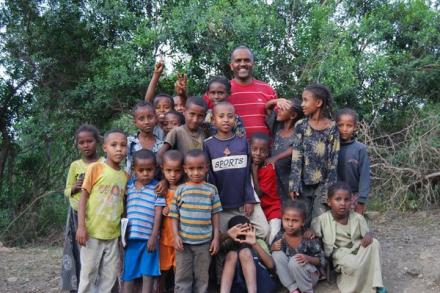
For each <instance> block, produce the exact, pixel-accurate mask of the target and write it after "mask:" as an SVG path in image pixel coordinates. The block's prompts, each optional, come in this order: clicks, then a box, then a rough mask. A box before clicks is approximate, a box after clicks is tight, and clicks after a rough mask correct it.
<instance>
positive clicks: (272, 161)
mask: <svg viewBox="0 0 440 293" xmlns="http://www.w3.org/2000/svg"><path fill="white" fill-rule="evenodd" d="M291 155H292V147H289V148H288V149H286V150H285V151H283V152H281V153H279V154H278V155H275V156H273V157H270V158H268V159H267V160H266V162H265V163H266V164H275V163H276V162H277V161H278V160H282V159H285V158H288V157H290V156H291Z"/></svg>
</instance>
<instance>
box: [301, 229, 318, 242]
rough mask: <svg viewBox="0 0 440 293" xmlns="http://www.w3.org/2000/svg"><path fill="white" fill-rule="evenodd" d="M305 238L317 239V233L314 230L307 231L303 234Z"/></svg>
mask: <svg viewBox="0 0 440 293" xmlns="http://www.w3.org/2000/svg"><path fill="white" fill-rule="evenodd" d="M303 237H304V238H305V239H309V240H310V239H314V238H315V237H316V235H315V232H314V231H313V230H312V229H310V228H309V229H307V230H306V231H305V232H304V234H303Z"/></svg>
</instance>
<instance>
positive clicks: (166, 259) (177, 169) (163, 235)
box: [159, 150, 183, 292]
mask: <svg viewBox="0 0 440 293" xmlns="http://www.w3.org/2000/svg"><path fill="white" fill-rule="evenodd" d="M182 165H183V156H182V154H181V153H180V152H179V151H176V150H169V151H167V152H166V153H165V154H164V155H163V162H162V174H163V176H164V177H165V180H166V181H167V183H168V189H167V193H166V195H165V200H166V203H167V206H166V207H165V208H164V209H163V210H162V215H163V216H164V217H163V220H162V229H161V231H160V270H161V277H160V282H159V287H160V290H159V292H161V290H164V289H166V288H165V285H166V283H167V282H166V280H167V277H169V276H170V275H174V274H173V269H175V268H176V252H175V250H174V237H173V221H172V218H171V217H169V212H170V208H171V203H172V201H173V198H174V193H175V191H176V188H177V185H178V184H179V183H180V181H181V179H182V175H183V167H182ZM173 287H174V286H173Z"/></svg>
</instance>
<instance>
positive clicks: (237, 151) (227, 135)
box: [203, 102, 269, 239]
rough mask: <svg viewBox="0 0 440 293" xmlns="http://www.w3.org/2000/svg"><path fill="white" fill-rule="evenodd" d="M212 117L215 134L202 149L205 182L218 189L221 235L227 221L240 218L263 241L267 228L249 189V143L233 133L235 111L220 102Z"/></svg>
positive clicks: (260, 210) (257, 202) (253, 194)
mask: <svg viewBox="0 0 440 293" xmlns="http://www.w3.org/2000/svg"><path fill="white" fill-rule="evenodd" d="M213 114H214V123H215V125H216V127H217V133H216V134H215V135H213V136H211V137H209V138H207V139H206V140H205V142H204V145H203V149H204V150H205V152H206V154H207V155H208V159H209V161H210V162H211V166H210V168H209V176H208V181H209V182H210V183H211V184H214V185H215V186H217V188H218V191H219V194H220V200H221V202H222V207H223V211H222V212H221V213H220V231H221V232H222V233H224V232H226V230H227V226H228V222H229V220H230V219H231V218H232V217H234V216H238V215H241V216H246V217H248V218H249V219H250V221H251V223H252V225H253V226H254V227H255V229H256V231H257V236H258V237H259V238H261V239H266V237H267V235H268V234H269V224H268V223H267V220H266V217H265V216H264V213H263V210H262V209H261V206H260V203H259V199H258V197H257V196H256V194H255V192H254V190H253V188H252V185H251V170H250V165H251V162H250V158H249V147H248V143H247V140H246V137H245V136H237V135H235V134H234V133H233V132H232V127H233V123H234V120H235V108H234V106H232V105H231V104H230V103H228V102H220V103H218V104H216V105H215V106H214V108H213Z"/></svg>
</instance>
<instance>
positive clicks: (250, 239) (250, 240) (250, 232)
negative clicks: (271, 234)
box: [239, 225, 257, 246]
mask: <svg viewBox="0 0 440 293" xmlns="http://www.w3.org/2000/svg"><path fill="white" fill-rule="evenodd" d="M248 227H249V228H248V229H246V232H245V233H244V234H242V235H244V236H245V238H244V239H240V240H239V242H240V243H246V244H249V245H251V246H254V245H255V244H256V243H257V236H256V235H255V228H254V227H253V226H252V225H248Z"/></svg>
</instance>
